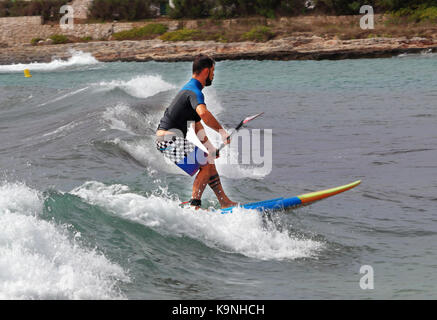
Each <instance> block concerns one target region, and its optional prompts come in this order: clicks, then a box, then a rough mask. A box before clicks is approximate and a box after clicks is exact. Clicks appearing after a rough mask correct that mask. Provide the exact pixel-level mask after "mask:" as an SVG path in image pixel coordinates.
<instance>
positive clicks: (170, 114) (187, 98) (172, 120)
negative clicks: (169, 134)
mask: <svg viewBox="0 0 437 320" xmlns="http://www.w3.org/2000/svg"><path fill="white" fill-rule="evenodd" d="M202 89H203V86H202V84H201V83H200V82H199V80H196V79H194V78H191V80H190V81H189V82H188V83H187V84H186V85H185V86H184V87H183V88H182V89H181V91H179V93H178V94H177V95H176V97H175V98H174V99H173V101H172V102H171V104H170V106H169V107H168V108H167V109H166V110H165V113H164V116H163V117H162V118H161V121H160V122H159V125H158V130H171V129H179V130H180V131H182V133H183V134H184V138H185V137H186V136H187V129H188V128H187V122H188V121H194V122H199V121H200V120H201V119H200V116H199V115H198V114H197V112H196V108H197V106H198V105H199V104H205V97H204V96H203V93H202Z"/></svg>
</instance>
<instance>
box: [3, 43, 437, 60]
mask: <svg viewBox="0 0 437 320" xmlns="http://www.w3.org/2000/svg"><path fill="white" fill-rule="evenodd" d="M72 50H74V51H82V52H89V53H90V54H92V55H93V56H94V57H95V58H96V59H97V60H99V61H102V62H113V61H138V62H141V61H162V62H175V61H191V60H192V59H193V57H194V56H195V55H196V54H198V53H205V54H208V55H210V56H212V57H213V58H214V59H215V60H217V61H220V60H242V59H245V60H323V59H331V60H339V59H356V58H381V57H392V56H396V55H399V54H404V53H420V52H437V39H427V38H412V39H408V38H406V37H403V38H368V39H355V40H338V39H323V38H321V37H317V36H294V37H287V38H282V39H275V40H271V41H268V42H262V43H258V42H249V41H248V42H234V43H220V42H213V41H186V42H165V41H162V40H141V41H91V42H87V43H69V44H62V45H43V46H31V45H22V46H13V47H7V48H0V64H2V65H9V64H16V63H31V62H50V61H52V60H53V59H68V58H70V57H71V55H72Z"/></svg>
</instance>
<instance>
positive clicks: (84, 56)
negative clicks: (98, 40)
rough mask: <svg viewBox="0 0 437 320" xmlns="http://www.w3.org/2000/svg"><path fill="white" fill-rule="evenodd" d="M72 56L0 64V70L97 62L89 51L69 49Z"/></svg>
mask: <svg viewBox="0 0 437 320" xmlns="http://www.w3.org/2000/svg"><path fill="white" fill-rule="evenodd" d="M71 54H72V56H71V57H70V58H69V59H67V60H61V59H54V60H53V61H51V62H43V63H40V62H32V63H28V64H25V63H17V64H11V65H0V72H23V70H24V69H29V70H30V72H32V71H53V70H57V69H62V68H67V67H72V66H83V65H92V64H97V63H99V61H98V60H96V58H94V57H93V56H92V55H91V53H89V52H82V51H73V50H72V51H71Z"/></svg>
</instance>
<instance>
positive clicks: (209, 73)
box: [205, 65, 215, 87]
mask: <svg viewBox="0 0 437 320" xmlns="http://www.w3.org/2000/svg"><path fill="white" fill-rule="evenodd" d="M207 70H208V71H207V78H206V81H205V86H206V87H208V86H210V85H211V84H212V80H214V70H215V66H214V65H213V66H212V67H211V68H209V69H207Z"/></svg>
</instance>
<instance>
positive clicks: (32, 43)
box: [30, 38, 43, 46]
mask: <svg viewBox="0 0 437 320" xmlns="http://www.w3.org/2000/svg"><path fill="white" fill-rule="evenodd" d="M41 40H43V39H41V38H33V39H32V40H30V44H31V45H32V46H36V45H37V44H38V42H40V41H41Z"/></svg>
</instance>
